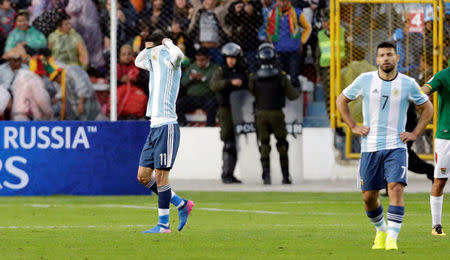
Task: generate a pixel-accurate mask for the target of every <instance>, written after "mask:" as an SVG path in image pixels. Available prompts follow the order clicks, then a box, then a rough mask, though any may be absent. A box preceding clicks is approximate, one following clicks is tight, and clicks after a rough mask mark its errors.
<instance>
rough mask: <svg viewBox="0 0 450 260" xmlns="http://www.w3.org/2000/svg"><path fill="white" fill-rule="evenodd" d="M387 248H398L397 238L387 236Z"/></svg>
mask: <svg viewBox="0 0 450 260" xmlns="http://www.w3.org/2000/svg"><path fill="white" fill-rule="evenodd" d="M386 250H398V247H397V241H396V240H395V238H393V237H388V238H386Z"/></svg>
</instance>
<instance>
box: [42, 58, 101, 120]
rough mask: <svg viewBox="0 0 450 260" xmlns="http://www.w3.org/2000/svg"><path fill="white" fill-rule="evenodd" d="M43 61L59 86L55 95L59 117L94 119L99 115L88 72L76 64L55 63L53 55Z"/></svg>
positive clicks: (52, 78) (66, 118)
mask: <svg viewBox="0 0 450 260" xmlns="http://www.w3.org/2000/svg"><path fill="white" fill-rule="evenodd" d="M45 63H46V65H45V69H46V71H47V72H48V74H49V78H50V80H51V81H53V82H56V83H57V84H58V85H59V86H60V89H59V91H58V94H57V95H56V97H57V98H59V100H60V104H61V113H60V115H59V117H60V118H61V119H65V120H96V119H97V118H98V117H99V116H100V115H101V114H100V104H99V103H98V101H97V98H96V95H95V91H94V88H93V86H92V83H91V80H90V79H89V76H88V74H87V73H86V72H85V71H84V70H83V69H82V68H81V67H79V66H76V65H69V66H64V65H62V64H57V63H56V62H55V61H54V59H53V57H50V58H48V60H47V61H46V62H45Z"/></svg>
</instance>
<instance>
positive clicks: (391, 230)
mask: <svg viewBox="0 0 450 260" xmlns="http://www.w3.org/2000/svg"><path fill="white" fill-rule="evenodd" d="M401 227H402V223H397V222H394V221H389V220H388V235H387V237H393V238H394V239H395V241H397V237H398V233H400V228H401Z"/></svg>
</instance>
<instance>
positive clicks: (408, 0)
mask: <svg viewBox="0 0 450 260" xmlns="http://www.w3.org/2000/svg"><path fill="white" fill-rule="evenodd" d="M339 1H340V2H341V3H346V4H347V3H352V4H386V3H402V4H432V3H433V2H434V1H436V0H339Z"/></svg>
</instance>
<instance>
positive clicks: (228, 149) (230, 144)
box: [222, 141, 242, 184]
mask: <svg viewBox="0 0 450 260" xmlns="http://www.w3.org/2000/svg"><path fill="white" fill-rule="evenodd" d="M222 156H223V166H222V182H223V183H225V184H231V183H242V182H241V181H240V180H238V179H236V177H234V175H233V172H234V168H235V167H236V162H237V152H236V146H235V144H234V141H226V142H225V144H224V146H223V154H222Z"/></svg>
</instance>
